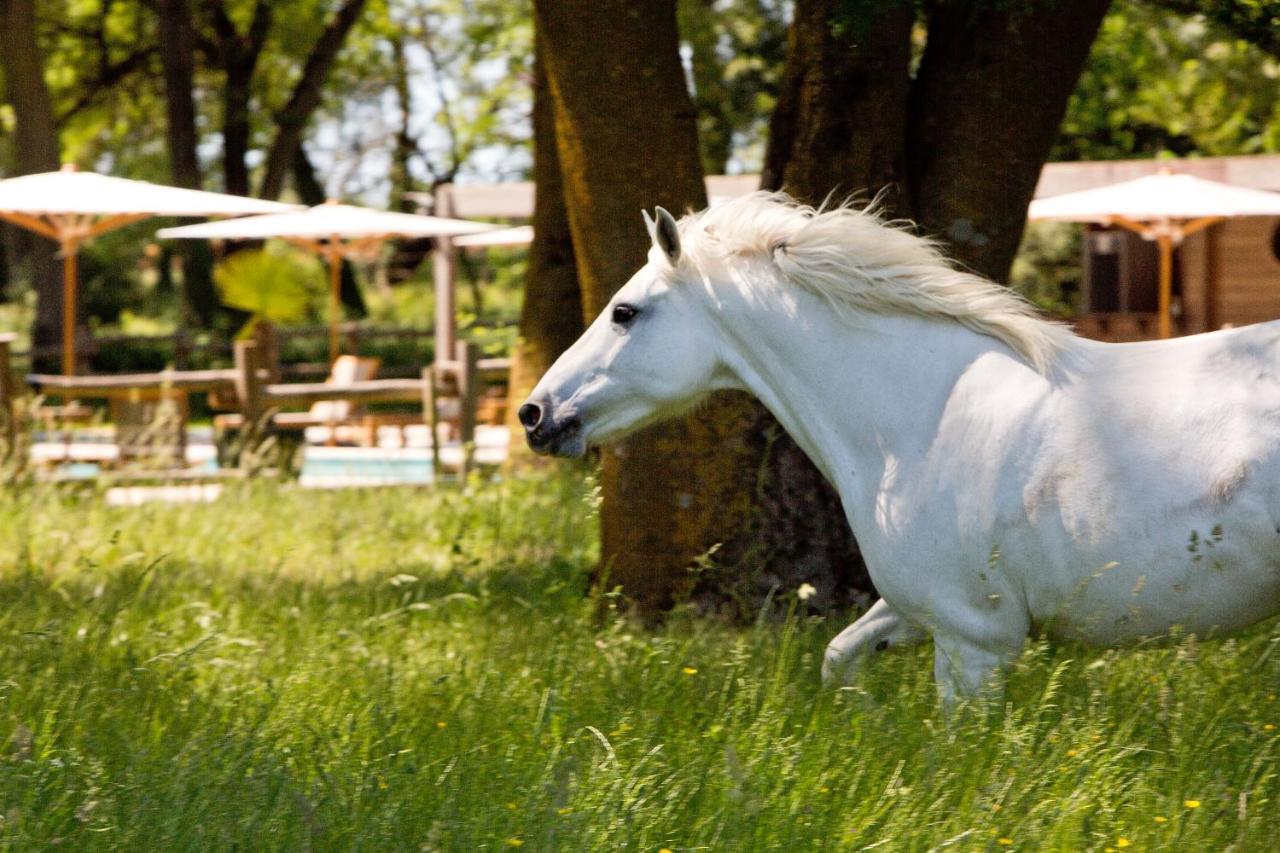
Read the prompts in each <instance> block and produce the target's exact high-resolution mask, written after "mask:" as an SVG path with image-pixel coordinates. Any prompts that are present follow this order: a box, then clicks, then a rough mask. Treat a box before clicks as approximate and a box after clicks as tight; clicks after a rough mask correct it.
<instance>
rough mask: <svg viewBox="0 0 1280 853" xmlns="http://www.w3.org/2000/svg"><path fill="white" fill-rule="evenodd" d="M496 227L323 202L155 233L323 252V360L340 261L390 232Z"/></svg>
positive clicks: (333, 346) (334, 333)
mask: <svg viewBox="0 0 1280 853" xmlns="http://www.w3.org/2000/svg"><path fill="white" fill-rule="evenodd" d="M496 227H497V226H494V225H488V224H486V223H483V222H469V221H467V220H463V219H445V218H442V217H439V216H421V215H417V214H412V213H388V212H387V211H382V210H373V209H371V208H368V207H357V206H355V205H350V204H339V203H338V202H336V201H329V202H326V203H324V204H321V205H317V206H315V207H310V208H307V209H306V210H299V211H296V212H293V213H279V214H271V215H268V216H251V217H247V218H245V219H235V220H229V221H226V222H206V223H203V224H200V225H185V226H182V227H181V228H165V229H163V230H161V231H160V232H158V235H159V236H160V237H164V238H172V239H201V240H265V239H268V238H272V237H278V238H281V239H284V240H288V241H289V242H291V243H295V244H297V245H300V246H304V247H306V248H308V249H311V250H312V251H314V252H316V253H318V254H320V255H323V256H324V257H326V258H327V259H328V261H329V361H330V362H331V363H332V362H333V361H336V360H337V358H338V351H339V347H338V311H339V289H340V287H341V283H342V278H341V272H342V260H343V259H344V258H347V257H352V256H355V255H360V254H362V253H367V252H369V251H370V250H372V249H374V248H376V247H377V246H379V245H381V243H382V242H383V241H384V240H388V239H390V238H393V237H452V236H454V235H460V234H475V233H479V232H481V231H492V230H495V229H496Z"/></svg>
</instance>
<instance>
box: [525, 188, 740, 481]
mask: <svg viewBox="0 0 1280 853" xmlns="http://www.w3.org/2000/svg"><path fill="white" fill-rule="evenodd" d="M645 222H646V223H647V224H648V226H649V234H650V236H651V237H652V239H653V249H652V250H651V251H650V252H649V262H648V263H647V264H645V265H644V266H643V267H642V268H641V269H640V271H639V272H637V273H636V274H635V275H634V276H633V277H632V278H631V280H630V281H628V282H627V283H626V284H625V285H623V287H622V289H621V290H619V291H618V292H617V293H616V294H615V295H614V297H613V299H611V300H610V301H609V304H608V305H606V306H605V308H604V310H603V311H602V312H601V313H600V316H599V317H597V318H596V320H595V322H593V323H592V324H591V326H590V327H589V328H588V329H587V330H586V331H585V332H584V333H583V334H582V337H581V338H579V339H578V341H577V342H576V343H575V344H574V345H573V346H572V347H570V348H569V349H568V351H566V352H565V353H564V354H563V355H562V356H560V358H559V359H558V360H557V361H556V363H555V364H553V365H552V366H551V369H550V370H548V371H547V374H546V375H545V376H543V377H542V380H541V381H540V382H539V383H538V385H537V387H536V388H534V389H533V393H532V394H530V395H529V399H528V400H527V401H526V402H525V404H524V405H523V406H521V407H520V411H519V418H520V423H521V424H523V425H524V428H525V435H526V438H527V439H528V441H529V446H530V447H531V448H533V449H534V450H535V451H537V452H539V453H552V454H555V455H558V456H581V455H583V454H584V453H585V452H586V451H587V448H588V447H591V446H594V445H598V444H600V443H602V442H604V441H607V440H609V439H611V438H617V437H620V436H622V435H625V434H626V433H629V432H632V431H633V430H636V429H639V428H640V427H642V426H644V425H646V424H649V423H653V422H654V421H657V420H660V419H662V418H665V417H669V416H671V415H674V414H678V413H679V412H681V411H683V410H685V409H687V408H689V407H690V406H692V405H693V404H695V403H697V401H698V400H699V399H701V398H702V397H703V396H704V395H705V394H706V393H707V392H708V391H710V390H712V389H713V388H714V387H715V386H716V381H717V373H718V372H719V367H720V359H719V357H718V355H717V352H716V346H715V344H714V341H715V340H716V334H715V330H714V328H713V326H712V323H711V315H710V312H709V311H708V309H707V300H706V298H705V293H703V294H700V293H699V290H700V288H699V287H698V285H697V284H696V283H695V282H694V281H692V280H691V279H692V278H693V276H692V275H690V269H689V265H688V264H687V263H686V264H681V262H680V232H679V230H678V229H677V227H676V221H675V219H673V218H672V216H671V214H670V213H668V212H667V211H665V210H663V209H662V208H661V207H659V208H658V209H657V218H656V219H650V218H649V215H648V214H647V213H646V214H645ZM682 277H683V278H684V279H686V280H682Z"/></svg>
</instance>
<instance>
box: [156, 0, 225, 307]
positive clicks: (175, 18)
mask: <svg viewBox="0 0 1280 853" xmlns="http://www.w3.org/2000/svg"><path fill="white" fill-rule="evenodd" d="M156 11H157V12H158V13H159V17H160V40H161V42H162V43H163V44H164V46H165V49H164V50H162V51H160V62H161V65H162V67H163V69H164V102H165V115H166V118H167V119H168V124H167V128H166V136H167V138H168V143H169V173H170V178H171V179H172V181H173V183H174V185H175V186H179V187H186V188H187V189H196V190H198V189H200V188H201V179H200V159H199V155H198V154H197V150H198V147H199V144H200V136H199V133H198V132H197V130H196V103H195V85H196V80H195V74H196V69H195V33H194V31H193V29H192V26H193V25H192V21H191V6H190V4H189V3H188V2H187V0H159V1H158V2H157V4H156ZM181 242H182V244H183V245H181V246H179V247H178V249H177V251H178V252H179V253H180V257H181V258H182V281H183V286H184V291H185V295H186V303H187V308H188V309H189V310H190V311H191V312H192V313H193V314H194V315H195V319H196V320H197V321H198V322H199V324H200V325H202V326H204V327H206V328H207V327H209V326H212V325H213V323H214V321H215V320H216V319H217V317H218V314H219V313H220V308H221V302H220V300H219V299H218V292H217V290H215V289H214V286H213V252H212V251H211V250H210V248H209V244H208V243H207V242H205V241H203V240H183V241H181Z"/></svg>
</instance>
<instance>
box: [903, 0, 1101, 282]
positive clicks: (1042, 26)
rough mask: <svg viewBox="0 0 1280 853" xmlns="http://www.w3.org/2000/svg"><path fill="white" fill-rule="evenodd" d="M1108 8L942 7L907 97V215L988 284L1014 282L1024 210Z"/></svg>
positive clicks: (932, 20)
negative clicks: (1011, 275) (1008, 279)
mask: <svg viewBox="0 0 1280 853" xmlns="http://www.w3.org/2000/svg"><path fill="white" fill-rule="evenodd" d="M1108 5H1110V0H1079V2H1076V3H1072V4H1071V8H1070V10H1069V11H1067V10H1065V9H1063V8H1062V7H1061V6H1060V5H1059V4H1057V3H1047V2H1040V3H1012V4H1003V3H987V2H975V0H966V2H960V0H938V2H935V3H933V4H932V5H931V6H930V7H929V43H928V47H927V48H926V50H925V53H924V58H923V59H922V61H921V63H920V71H919V74H917V76H916V80H915V84H914V85H913V87H912V92H911V112H910V118H909V120H908V126H907V131H906V133H907V135H906V145H907V180H908V185H909V186H908V194H909V195H910V198H911V212H912V215H913V216H914V218H915V219H916V221H917V222H919V223H920V224H921V226H922V227H923V228H924V229H925V230H926V231H928V232H930V233H933V234H936V235H938V236H940V237H942V238H943V239H944V240H945V241H946V242H947V245H948V248H949V250H950V253H951V255H952V256H953V257H955V258H956V259H957V260H958V261H960V262H961V263H963V264H965V265H967V266H968V267H970V268H971V269H974V270H976V271H978V272H980V273H982V274H983V275H986V276H988V277H990V278H993V279H996V280H997V281H999V280H1003V279H1004V278H1005V276H1007V275H1008V273H1009V267H1010V265H1011V264H1012V263H1013V256H1014V254H1015V253H1016V252H1017V249H1018V242H1019V240H1021V239H1022V229H1023V226H1024V225H1025V224H1026V219H1027V205H1028V204H1030V203H1031V198H1032V196H1033V195H1034V193H1035V188H1036V181H1037V180H1038V179H1039V177H1040V169H1041V168H1042V167H1043V166H1044V161H1045V158H1046V157H1048V156H1049V149H1050V147H1051V146H1052V145H1053V140H1054V137H1055V136H1056V135H1057V131H1058V126H1059V125H1061V124H1062V116H1063V114H1064V113H1065V112H1066V108H1067V100H1068V98H1070V97H1071V92H1072V90H1073V89H1075V85H1076V81H1077V80H1078V79H1079V78H1080V72H1081V70H1082V69H1083V68H1084V62H1085V59H1086V58H1088V55H1089V46H1090V45H1091V44H1093V39H1094V37H1095V36H1096V35H1097V32H1098V26H1099V25H1100V24H1101V23H1102V16H1103V15H1104V14H1105V13H1106V11H1107V6H1108Z"/></svg>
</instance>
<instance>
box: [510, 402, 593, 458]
mask: <svg viewBox="0 0 1280 853" xmlns="http://www.w3.org/2000/svg"><path fill="white" fill-rule="evenodd" d="M516 417H518V418H519V419H520V424H521V426H523V427H524V439H525V441H526V442H528V444H529V449H530V450H532V451H533V452H534V453H540V454H551V455H575V454H573V453H566V452H565V451H569V450H570V449H571V448H572V447H573V446H574V445H576V443H577V439H578V436H579V433H581V432H582V421H580V420H578V418H576V417H570V418H565V419H564V420H561V421H557V420H556V419H555V416H554V415H553V414H552V413H551V412H550V411H548V408H544V407H542V406H539V405H538V404H536V403H525V404H524V405H523V406H521V407H520V410H519V411H518V412H517V413H516Z"/></svg>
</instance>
